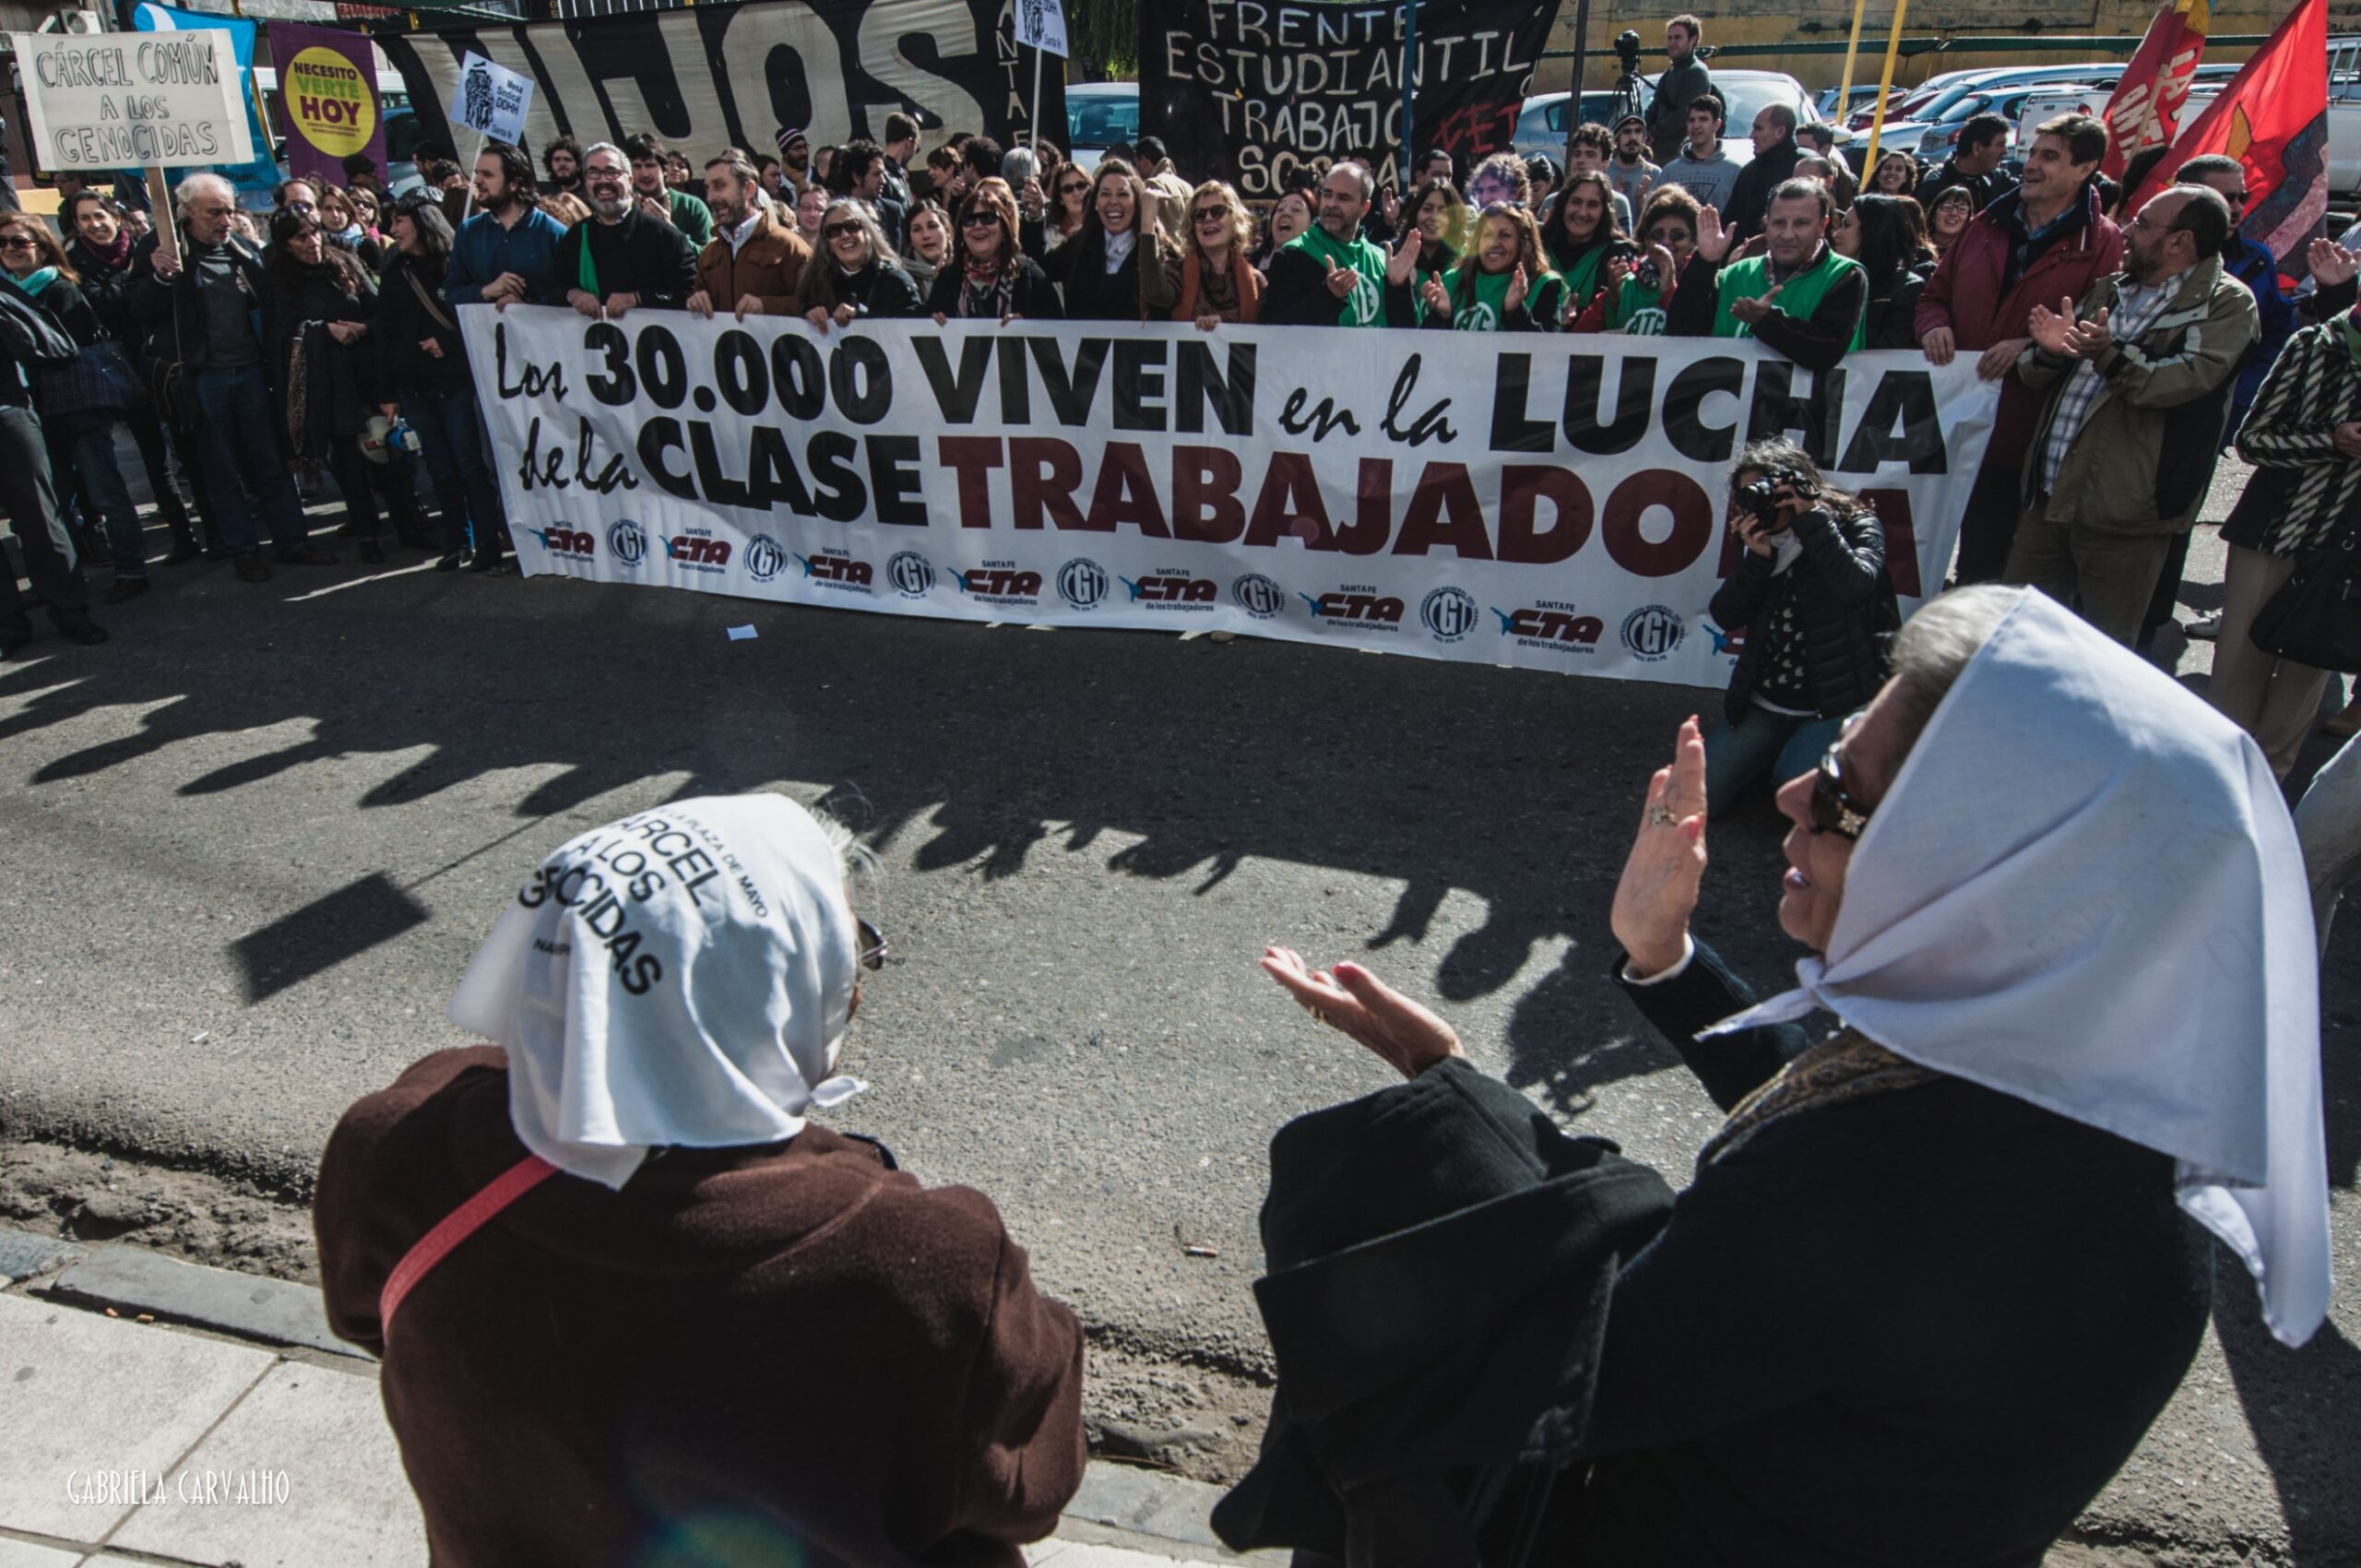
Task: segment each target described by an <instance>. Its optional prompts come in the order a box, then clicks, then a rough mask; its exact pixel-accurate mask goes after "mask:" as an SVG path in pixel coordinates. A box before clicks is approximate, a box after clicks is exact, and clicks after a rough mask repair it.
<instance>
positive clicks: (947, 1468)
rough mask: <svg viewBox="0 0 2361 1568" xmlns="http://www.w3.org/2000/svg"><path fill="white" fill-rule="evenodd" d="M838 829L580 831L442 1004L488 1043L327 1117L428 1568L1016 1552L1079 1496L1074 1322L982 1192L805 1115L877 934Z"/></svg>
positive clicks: (364, 1326) (847, 1083)
mask: <svg viewBox="0 0 2361 1568" xmlns="http://www.w3.org/2000/svg"><path fill="white" fill-rule="evenodd" d="M848 842H849V839H848V836H847V835H845V834H843V832H842V831H841V830H840V829H832V828H829V827H826V826H823V825H822V824H821V823H820V822H819V821H818V820H816V819H814V818H813V816H812V815H811V814H809V813H807V812H805V811H804V810H803V809H802V808H801V807H800V806H797V805H795V804H794V803H792V802H789V801H787V800H785V799H783V798H781V797H778V796H773V795H750V796H738V797H727V798H723V797H716V798H706V799H697V800H687V801H679V802H672V803H671V804H670V805H666V806H663V807H660V808H658V809H657V810H654V811H650V812H645V813H642V814H638V815H635V816H631V817H626V818H624V819H623V821H621V822H617V823H614V824H611V825H610V826H606V827H603V828H599V829H597V830H594V831H592V832H590V833H587V834H584V835H582V836H581V837H577V838H575V839H574V840H572V841H571V842H569V843H567V844H565V845H564V846H563V847H561V848H560V849H558V850H557V851H556V852H555V853H553V854H552V855H551V856H550V857H549V859H547V860H546V861H543V862H542V863H541V864H540V866H539V867H538V868H537V869H536V870H535V871H534V873H533V874H532V876H531V878H530V879H529V880H528V882H527V883H526V885H525V886H524V888H523V889H522V890H521V891H520V892H519V893H518V895H517V896H516V899H515V901H514V902H513V903H512V904H511V905H510V907H509V908H508V909H507V911H506V912H505V913H504V915H503V916H502V917H501V919H500V921H498V923H497V924H496V925H495V926H494V927H493V930H492V935H491V937H490V939H489V940H488V941H487V942H486V943H485V944H484V946H483V948H482V950H481V952H480V953H478V955H477V956H476V959H475V962H474V963H473V965H472V966H470V968H469V971H468V974H467V977H466V979H465V980H462V981H461V983H460V986H459V990H458V993H457V996H456V997H455V998H454V999H453V1002H452V1004H451V1016H452V1018H453V1019H454V1021H455V1022H457V1023H458V1024H460V1025H461V1026H462V1027H464V1028H469V1029H470V1030H472V1031H474V1032H475V1033H477V1034H479V1035H481V1036H483V1037H485V1038H487V1039H492V1040H493V1041H496V1042H497V1043H496V1044H494V1045H492V1046H490V1047H479V1048H476V1049H471V1050H459V1051H439V1052H437V1053H435V1054H433V1055H432V1056H429V1057H427V1058H426V1059H425V1060H423V1061H421V1062H419V1063H415V1064H414V1065H412V1066H411V1067H410V1069H409V1071H408V1072H406V1073H404V1074H403V1075H401V1077H400V1078H398V1079H397V1080H396V1082H395V1083H394V1085H393V1087H390V1088H388V1089H386V1090H384V1091H382V1092H380V1093H377V1094H374V1095H372V1096H370V1097H369V1098H367V1099H363V1100H362V1101H361V1102H360V1103H359V1104H357V1105H355V1106H354V1107H353V1108H352V1109H351V1110H350V1111H347V1112H346V1113H345V1116H344V1119H343V1120H342V1122H340V1123H338V1127H337V1130H336V1133H335V1135H334V1136H333V1137H332V1138H331V1139H330V1140H329V1143H328V1147H327V1152H326V1155H325V1156H324V1157H323V1158H322V1160H321V1164H320V1178H319V1188H318V1196H317V1200H316V1206H315V1209H314V1223H315V1225H316V1227H317V1230H318V1236H319V1250H320V1269H321V1277H322V1280H323V1282H324V1284H325V1286H326V1295H327V1308H328V1318H329V1323H330V1324H331V1326H332V1327H333V1328H334V1329H335V1331H336V1332H337V1334H338V1336H341V1337H343V1338H345V1339H348V1340H350V1341H351V1342H352V1343H354V1344H356V1345H359V1346H361V1347H362V1348H364V1349H366V1350H369V1351H370V1352H372V1353H373V1354H375V1355H378V1356H381V1357H382V1358H384V1360H385V1372H384V1377H383V1380H382V1387H383V1391H384V1396H385V1401H386V1416H387V1418H388V1420H390V1421H391V1423H392V1425H393V1429H394V1433H395V1436H396V1437H397V1439H398V1440H399V1442H400V1444H401V1450H402V1463H403V1466H404V1467H405V1468H406V1469H407V1470H408V1472H409V1479H410V1484H411V1485H412V1487H413V1488H415V1489H416V1491H417V1492H418V1497H419V1503H420V1505H421V1509H422V1511H423V1512H424V1515H425V1519H426V1530H427V1538H428V1542H429V1545H430V1548H431V1550H432V1551H433V1560H434V1562H436V1564H438V1568H514V1565H516V1564H520V1563H561V1562H562V1563H565V1564H568V1565H569V1568H593V1565H597V1564H617V1565H621V1564H625V1563H640V1562H651V1561H654V1560H655V1559H656V1558H658V1557H659V1556H669V1555H672V1554H680V1555H682V1556H683V1558H684V1559H685V1557H687V1556H694V1557H696V1558H697V1559H698V1560H699V1561H715V1562H718V1561H723V1560H727V1561H730V1562H792V1563H797V1564H800V1565H807V1568H812V1565H825V1568H836V1565H844V1568H851V1565H855V1564H858V1565H861V1568H870V1565H884V1564H917V1563H920V1562H924V1563H928V1564H943V1563H955V1564H979V1565H981V1564H994V1565H1003V1568H1018V1564H1020V1563H1021V1562H1022V1559H1021V1557H1020V1556H1019V1554H1018V1551H1017V1543H1019V1542H1022V1541H1028V1540H1035V1539H1038V1538H1041V1537H1044V1536H1047V1535H1048V1534H1049V1533H1050V1531H1051V1530H1052V1529H1053V1528H1054V1527H1055V1526H1056V1524H1057V1518H1058V1513H1059V1510H1060V1509H1061V1508H1062V1506H1063V1505H1064V1503H1066V1502H1067V1501H1068V1499H1070V1498H1071V1497H1072V1496H1073V1494H1074V1491H1075V1489H1076V1488H1077V1487H1078V1486H1079V1485H1080V1484H1081V1480H1082V1471H1083V1463H1084V1447H1083V1433H1082V1420H1081V1399H1082V1364H1083V1362H1082V1336H1081V1332H1080V1329H1079V1327H1078V1326H1077V1325H1076V1324H1075V1322H1074V1315H1073V1314H1072V1313H1069V1312H1068V1311H1067V1310H1066V1309H1065V1308H1064V1307H1062V1306H1060V1305H1059V1304H1058V1303H1056V1302H1054V1301H1049V1300H1048V1299H1046V1298H1044V1297H1043V1296H1041V1295H1040V1294H1039V1293H1038V1291H1036V1290H1035V1289H1034V1288H1033V1285H1032V1283H1031V1280H1030V1278H1029V1277H1028V1276H1027V1273H1026V1258H1025V1253H1024V1250H1023V1249H1022V1248H1020V1247H1019V1246H1017V1245H1016V1243H1015V1242H1014V1241H1012V1240H1010V1238H1009V1236H1008V1233H1007V1231H1006V1230H1005V1229H1003V1227H1002V1224H1001V1221H1000V1217H999V1215H998V1214H997V1213H996V1212H994V1210H993V1207H992V1205H991V1200H989V1199H988V1198H986V1197H985V1196H984V1195H983V1194H980V1193H977V1192H973V1191H971V1190H969V1189H967V1188H964V1187H941V1188H933V1189H928V1188H924V1187H921V1186H920V1185H919V1183H918V1182H916V1181H915V1180H913V1179H912V1178H911V1177H909V1176H907V1175H904V1174H901V1173H899V1172H898V1171H897V1170H896V1168H895V1164H894V1159H893V1157H892V1156H891V1155H890V1154H888V1153H887V1152H886V1151H885V1149H884V1147H883V1146H880V1145H878V1144H876V1143H873V1142H871V1141H869V1140H866V1139H861V1138H857V1137H851V1136H847V1135H845V1134H838V1133H835V1132H831V1131H829V1130H828V1129H827V1128H825V1127H821V1126H818V1125H816V1124H813V1123H809V1122H808V1121H807V1115H808V1113H809V1112H810V1111H812V1110H813V1109H814V1108H825V1107H828V1106H832V1105H836V1104H838V1103H840V1102H841V1101H842V1100H843V1099H847V1098H848V1097H849V1096H851V1095H853V1094H856V1093H858V1092H860V1088H861V1087H863V1086H861V1085H860V1084H859V1083H858V1082H857V1081H855V1080H853V1079H850V1078H848V1077H843V1076H840V1075H836V1057H837V1051H838V1048H839V1045H840V1043H841V1041H842V1039H843V1035H844V1032H845V1028H846V1025H847V1024H848V1022H849V1021H850V1019H851V1017H852V1015H853V1012H854V1010H855V1008H856V1007H857V1006H858V1005H859V1003H860V987H859V985H858V984H857V983H856V982H857V980H858V977H859V975H860V969H861V968H863V967H866V968H876V967H877V965H878V964H879V963H881V962H882V961H883V958H884V940H883V939H882V938H881V937H879V936H878V935H877V933H876V932H875V930H874V928H872V927H871V926H869V925H868V924H867V923H866V922H865V921H856V920H855V918H854V916H853V914H852V911H851V909H850V908H849V907H848V903H847V901H846V897H845V890H844V882H843V871H842V864H843V861H842V851H843V849H844V848H845V846H846V845H847V844H848Z"/></svg>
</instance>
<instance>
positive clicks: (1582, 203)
mask: <svg viewBox="0 0 2361 1568" xmlns="http://www.w3.org/2000/svg"><path fill="white" fill-rule="evenodd" d="M1542 250H1544V253H1547V257H1548V267H1551V271H1556V274H1559V277H1560V279H1563V281H1565V309H1563V312H1560V316H1559V326H1560V330H1568V333H1606V330H1615V324H1610V321H1608V316H1610V312H1612V309H1615V300H1618V295H1619V292H1622V288H1619V286H1618V281H1615V279H1612V277H1610V274H1608V257H1612V255H1624V257H1634V255H1636V253H1639V245H1634V244H1631V236H1629V233H1624V232H1622V227H1619V224H1618V222H1615V186H1612V184H1608V177H1606V174H1603V172H1601V170H1580V172H1572V174H1568V177H1565V189H1560V191H1559V201H1556V206H1553V208H1551V210H1548V227H1544V229H1542Z"/></svg>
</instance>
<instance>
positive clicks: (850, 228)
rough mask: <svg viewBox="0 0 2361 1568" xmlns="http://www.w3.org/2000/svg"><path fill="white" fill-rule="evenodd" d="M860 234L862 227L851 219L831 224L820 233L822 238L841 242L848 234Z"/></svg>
mask: <svg viewBox="0 0 2361 1568" xmlns="http://www.w3.org/2000/svg"><path fill="white" fill-rule="evenodd" d="M858 233H860V224H859V223H856V222H854V221H852V220H850V219H848V220H845V221H844V222H842V223H831V224H829V225H828V226H827V227H826V228H825V229H823V230H821V231H820V237H821V238H822V239H825V240H841V239H843V238H844V237H845V236H846V235H848V234H858Z"/></svg>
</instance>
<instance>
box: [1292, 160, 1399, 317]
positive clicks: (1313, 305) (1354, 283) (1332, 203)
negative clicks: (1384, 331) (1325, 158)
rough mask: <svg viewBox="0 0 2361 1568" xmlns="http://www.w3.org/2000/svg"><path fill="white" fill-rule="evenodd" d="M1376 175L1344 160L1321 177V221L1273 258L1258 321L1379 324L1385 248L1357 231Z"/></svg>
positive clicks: (1381, 311)
mask: <svg viewBox="0 0 2361 1568" xmlns="http://www.w3.org/2000/svg"><path fill="white" fill-rule="evenodd" d="M1376 184H1377V179H1376V176H1375V175H1373V174H1371V173H1370V172H1369V166H1368V165H1367V164H1364V163H1354V162H1349V161H1347V162H1343V163H1339V164H1337V165H1335V167H1334V168H1332V169H1330V170H1329V171H1328V174H1327V177H1326V178H1325V179H1323V180H1322V181H1321V182H1320V220H1319V221H1318V222H1316V223H1314V224H1313V225H1312V226H1311V228H1309V229H1306V230H1305V231H1304V232H1302V233H1300V234H1298V235H1297V236H1296V237H1295V238H1294V239H1292V240H1289V241H1288V242H1287V244H1284V245H1281V246H1280V247H1279V251H1278V254H1277V255H1275V256H1273V257H1272V258H1271V287H1270V291H1269V294H1268V296H1267V297H1266V298H1265V299H1264V302H1263V320H1264V322H1265V323H1267V324H1269V325H1271V326H1274V327H1382V326H1384V325H1385V253H1384V252H1383V251H1382V250H1380V249H1379V248H1378V247H1377V246H1375V245H1373V244H1370V242H1369V241H1367V240H1364V239H1362V238H1361V220H1362V219H1363V218H1365V217H1367V216H1368V215H1369V202H1370V195H1371V194H1372V193H1373V191H1374V189H1375V186H1376Z"/></svg>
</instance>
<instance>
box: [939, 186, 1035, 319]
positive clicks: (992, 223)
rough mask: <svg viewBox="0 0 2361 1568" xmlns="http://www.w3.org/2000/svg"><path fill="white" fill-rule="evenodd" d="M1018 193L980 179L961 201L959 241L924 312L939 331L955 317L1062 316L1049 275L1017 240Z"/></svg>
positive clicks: (940, 274)
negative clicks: (926, 311) (930, 317)
mask: <svg viewBox="0 0 2361 1568" xmlns="http://www.w3.org/2000/svg"><path fill="white" fill-rule="evenodd" d="M1018 234H1019V228H1018V220H1017V215H1016V193H1015V192H1014V191H1013V190H1011V189H1010V188H1009V184H1008V182H1007V181H1006V180H1003V179H1002V178H1000V177H999V176H998V175H993V176H992V177H991V178H990V179H986V180H979V181H977V182H976V185H975V188H974V189H973V190H971V191H969V192H968V193H967V195H966V196H964V197H962V198H961V199H960V202H959V238H958V244H957V246H956V248H955V250H954V251H953V252H952V254H951V259H950V260H949V261H948V262H946V263H944V265H943V269H942V270H941V271H939V272H937V273H936V274H935V278H934V284H933V287H932V288H931V290H930V291H929V292H928V294H927V309H928V310H929V311H931V313H932V314H933V315H934V324H935V325H936V326H937V327H940V326H942V325H943V323H944V322H946V321H948V320H950V319H951V318H952V317H954V316H956V317H959V318H960V319H962V320H967V321H997V322H999V323H1000V324H1001V325H1002V326H1003V327H1005V326H1007V325H1008V324H1009V323H1010V322H1012V321H1021V320H1024V319H1026V318H1027V317H1031V318H1032V319H1034V320H1037V321H1055V320H1056V319H1058V317H1059V316H1060V315H1063V314H1064V313H1063V312H1062V310H1060V309H1059V306H1058V291H1057V290H1056V289H1054V288H1052V287H1051V286H1050V279H1049V277H1048V275H1047V274H1045V273H1044V272H1042V270H1041V268H1040V267H1038V265H1036V264H1035V262H1034V260H1033V258H1032V257H1030V256H1028V255H1026V254H1025V252H1024V249H1023V248H1022V245H1021V244H1020V242H1019V238H1018Z"/></svg>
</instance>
